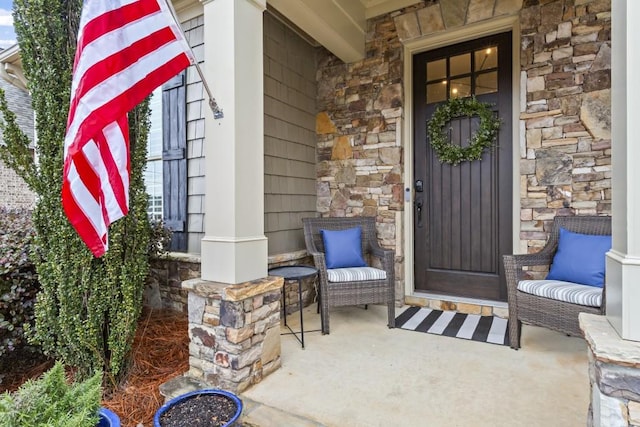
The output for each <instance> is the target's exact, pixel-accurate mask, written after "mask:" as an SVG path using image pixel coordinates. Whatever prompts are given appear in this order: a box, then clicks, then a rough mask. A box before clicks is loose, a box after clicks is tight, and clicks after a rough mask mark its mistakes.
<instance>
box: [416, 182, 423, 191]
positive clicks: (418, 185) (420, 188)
mask: <svg viewBox="0 0 640 427" xmlns="http://www.w3.org/2000/svg"><path fill="white" fill-rule="evenodd" d="M423 191H424V184H423V183H422V180H421V179H419V180H417V181H416V193H422V192H423Z"/></svg>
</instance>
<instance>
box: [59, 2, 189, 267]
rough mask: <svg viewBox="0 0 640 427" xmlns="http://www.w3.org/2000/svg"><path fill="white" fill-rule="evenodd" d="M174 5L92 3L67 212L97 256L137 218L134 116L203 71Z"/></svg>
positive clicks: (79, 67) (77, 77)
mask: <svg viewBox="0 0 640 427" xmlns="http://www.w3.org/2000/svg"><path fill="white" fill-rule="evenodd" d="M169 7H170V6H169V5H168V4H167V3H166V0H85V2H84V5H83V8H82V16H81V20H80V29H79V32H78V48H77V51H76V56H75V62H74V66H73V80H72V84H71V106H70V109H69V119H68V122H67V133H66V136H65V140H64V172H63V183H62V205H63V208H64V211H65V213H66V215H67V217H68V218H69V221H70V223H71V225H73V227H74V228H75V229H76V231H77V232H78V234H79V235H80V237H81V238H82V240H83V241H84V242H85V243H86V245H87V246H88V247H89V249H90V250H91V252H93V254H94V256H96V257H100V256H102V255H103V254H104V253H105V252H106V251H107V249H108V243H109V242H108V228H109V225H110V224H111V223H112V222H114V221H116V220H117V219H119V218H122V217H123V216H125V215H126V214H127V212H128V211H129V127H128V124H127V112H128V111H130V110H131V109H132V108H133V107H135V106H136V105H137V104H139V103H140V102H141V101H142V100H143V99H144V98H146V97H147V96H148V95H149V94H150V93H151V92H152V91H153V90H154V89H155V88H156V87H158V86H160V85H161V84H162V83H164V82H166V81H167V80H169V79H170V78H171V77H173V76H174V75H176V74H178V73H179V72H180V71H182V70H183V69H184V68H186V67H188V66H189V65H190V64H193V63H195V60H194V58H193V55H192V53H191V49H190V47H189V45H188V43H187V41H186V40H185V38H184V34H183V33H182V31H181V29H180V27H179V26H178V24H177V23H176V21H175V19H174V17H173V14H172V11H171V10H170V9H169Z"/></svg>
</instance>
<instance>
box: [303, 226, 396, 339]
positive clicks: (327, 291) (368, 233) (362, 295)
mask: <svg viewBox="0 0 640 427" xmlns="http://www.w3.org/2000/svg"><path fill="white" fill-rule="evenodd" d="M302 222H303V224H304V239H305V243H306V246H307V252H309V254H310V255H311V256H313V261H314V263H315V266H316V268H317V269H318V280H319V284H320V292H319V294H320V314H321V319H322V333H323V334H328V333H329V308H330V307H338V306H349V305H360V304H365V305H366V304H376V303H382V304H386V305H387V307H388V326H389V327H390V328H393V327H394V326H395V306H394V298H395V295H394V283H395V277H394V256H395V254H394V251H392V250H385V249H382V248H381V247H380V246H379V245H378V240H377V237H376V226H375V218H373V217H353V218H303V220H302ZM358 226H359V227H362V254H363V256H364V258H365V260H366V261H367V263H368V265H369V266H373V265H372V264H371V262H372V261H373V259H374V258H378V259H379V260H380V262H381V266H380V269H382V270H384V271H385V272H386V278H385V279H382V280H360V281H351V282H330V281H329V279H328V274H327V267H326V263H325V253H324V243H323V240H322V233H321V232H320V230H322V229H325V230H344V229H348V228H354V227H358Z"/></svg>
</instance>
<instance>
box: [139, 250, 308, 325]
mask: <svg viewBox="0 0 640 427" xmlns="http://www.w3.org/2000/svg"><path fill="white" fill-rule="evenodd" d="M200 262H201V260H200V257H199V256H198V255H189V254H183V253H179V252H171V253H169V254H167V255H166V256H162V257H159V258H155V259H152V260H151V265H150V269H149V277H148V278H147V283H146V287H145V292H144V305H145V306H147V307H150V308H155V309H169V310H174V311H179V312H183V313H187V311H188V303H187V294H188V292H187V291H186V290H185V289H183V288H182V286H181V284H182V282H183V281H186V280H191V279H196V278H199V277H200ZM268 262H269V264H268V268H275V267H282V266H286V265H309V266H313V260H312V259H311V257H310V256H309V255H308V254H307V251H306V250H302V251H296V252H289V253H285V254H279V255H272V256H270V257H269V261H268ZM284 286H285V293H286V298H287V314H291V313H294V312H296V311H298V310H299V304H298V284H297V283H296V282H292V281H289V282H287V283H285V285H284ZM317 298H318V296H317V278H315V277H311V278H308V279H304V280H303V282H302V303H303V306H304V307H307V306H308V305H310V304H313V303H315V302H317Z"/></svg>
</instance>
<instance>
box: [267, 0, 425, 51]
mask: <svg viewBox="0 0 640 427" xmlns="http://www.w3.org/2000/svg"><path fill="white" fill-rule="evenodd" d="M421 1H422V0H359V1H353V0H297V1H290V0H268V3H269V5H270V6H272V7H273V8H274V9H276V10H277V11H278V12H279V13H280V14H282V15H283V16H284V17H285V18H287V19H288V20H290V21H291V22H292V23H294V24H295V25H296V26H298V27H299V28H300V29H301V30H303V31H304V32H306V33H307V34H309V35H310V36H311V37H312V38H314V39H315V40H316V41H317V42H318V43H320V44H322V45H323V46H324V47H326V48H327V49H329V51H331V52H332V53H333V54H334V55H336V56H337V57H338V58H340V59H342V60H343V61H344V62H346V63H350V62H355V61H359V60H361V59H363V58H364V54H365V52H364V40H365V34H366V31H367V26H366V21H367V19H370V18H373V17H375V16H379V15H382V14H385V13H388V12H391V11H394V10H398V9H401V8H403V7H406V6H409V5H412V4H415V3H420V2H421Z"/></svg>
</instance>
